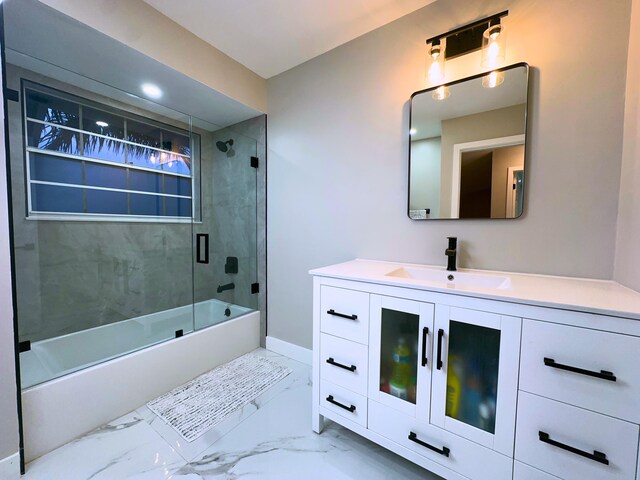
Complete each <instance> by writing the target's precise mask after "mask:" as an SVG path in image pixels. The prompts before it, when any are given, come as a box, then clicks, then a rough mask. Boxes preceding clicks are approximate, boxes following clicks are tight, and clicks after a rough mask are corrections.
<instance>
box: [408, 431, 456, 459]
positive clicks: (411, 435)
mask: <svg viewBox="0 0 640 480" xmlns="http://www.w3.org/2000/svg"><path fill="white" fill-rule="evenodd" d="M409 440H411V441H412V442H415V443H417V444H418V445H422V446H423V447H425V448H428V449H429V450H431V451H433V452H436V453H439V454H440V455H444V456H445V457H448V456H449V453H451V450H449V449H448V448H447V447H442V448H438V447H434V446H433V445H429V444H428V443H427V442H423V441H422V440H420V439H419V438H418V436H417V435H416V434H415V433H413V432H409Z"/></svg>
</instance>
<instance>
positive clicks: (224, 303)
mask: <svg viewBox="0 0 640 480" xmlns="http://www.w3.org/2000/svg"><path fill="white" fill-rule="evenodd" d="M202 150H203V155H202V158H203V159H205V161H203V162H202V166H201V170H202V172H201V211H202V218H201V221H200V222H196V223H195V225H194V244H195V252H196V255H195V267H194V279H195V280H194V294H195V307H194V308H195V328H196V329H200V328H206V327H208V326H211V325H216V324H219V323H222V322H224V321H226V320H230V319H232V318H235V317H237V316H240V315H243V314H245V313H248V312H250V311H253V310H257V309H258V308H259V305H258V290H259V287H258V283H257V282H258V280H257V278H258V275H257V163H256V162H257V161H258V160H257V157H258V153H257V142H256V140H254V139H253V138H250V137H248V136H246V135H244V134H243V124H239V125H236V126H232V127H227V128H224V129H222V130H217V131H214V132H203V133H202Z"/></svg>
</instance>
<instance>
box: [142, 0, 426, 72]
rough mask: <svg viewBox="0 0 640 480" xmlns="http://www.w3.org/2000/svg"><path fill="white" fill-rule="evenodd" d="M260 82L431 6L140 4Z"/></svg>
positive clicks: (421, 0)
mask: <svg viewBox="0 0 640 480" xmlns="http://www.w3.org/2000/svg"><path fill="white" fill-rule="evenodd" d="M144 1H145V2H146V3H148V4H149V5H151V6H152V7H153V8H155V9H156V10H158V11H160V12H161V13H162V14H164V15H165V16H167V17H169V18H170V19H171V20H173V21H174V22H176V23H178V24H179V25H181V26H182V27H184V28H186V29H187V30H189V31H191V32H192V33H194V34H195V35H197V36H198V37H200V38H201V39H203V40H204V41H206V42H208V43H209V44H211V45H213V46H214V47H216V48H217V49H218V50H221V51H222V52H224V53H226V54H227V55H229V56H230V57H231V58H233V59H235V60H236V61H237V62H239V63H241V64H243V65H244V66H246V67H247V68H249V69H250V70H253V71H254V72H255V73H257V74H258V75H260V76H261V77H264V78H270V77H273V76H274V75H277V74H279V73H282V72H284V71H285V70H289V69H290V68H293V67H295V66H296V65H300V64H301V63H304V62H306V61H307V60H310V59H312V58H314V57H316V56H318V55H321V54H323V53H325V52H328V51H329V50H331V49H333V48H335V47H337V46H339V45H342V44H344V43H347V42H349V41H350V40H353V39H354V38H356V37H359V36H360V35H363V34H365V33H367V32H370V31H372V30H375V29H376V28H378V27H381V26H382V25H385V24H387V23H389V22H392V21H394V20H396V19H398V18H400V17H402V16H404V15H407V14H409V13H411V12H413V11H415V10H418V9H419V8H422V7H424V6H425V5H428V4H430V3H433V2H434V1H435V0H269V1H265V0H233V1H230V0H181V1H179V2H177V1H175V0H144Z"/></svg>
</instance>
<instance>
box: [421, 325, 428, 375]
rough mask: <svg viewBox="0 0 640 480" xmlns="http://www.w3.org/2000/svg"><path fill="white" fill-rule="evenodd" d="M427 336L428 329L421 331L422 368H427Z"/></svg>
mask: <svg viewBox="0 0 640 480" xmlns="http://www.w3.org/2000/svg"><path fill="white" fill-rule="evenodd" d="M428 335H429V327H424V328H423V329H422V366H423V367H426V366H427V361H428V359H427V336H428Z"/></svg>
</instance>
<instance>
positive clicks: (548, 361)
mask: <svg viewBox="0 0 640 480" xmlns="http://www.w3.org/2000/svg"><path fill="white" fill-rule="evenodd" d="M544 364H545V365H546V366H547V367H553V368H558V369H560V370H566V371H568V372H573V373H579V374H580V375H588V376H589V377H596V378H601V379H602V380H609V381H610V382H615V381H616V376H615V375H614V374H613V373H612V372H607V371H606V370H600V371H599V372H594V371H593V370H585V369H584V368H578V367H572V366H571V365H563V364H562V363H556V361H555V360H554V359H553V358H547V357H545V358H544Z"/></svg>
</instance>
